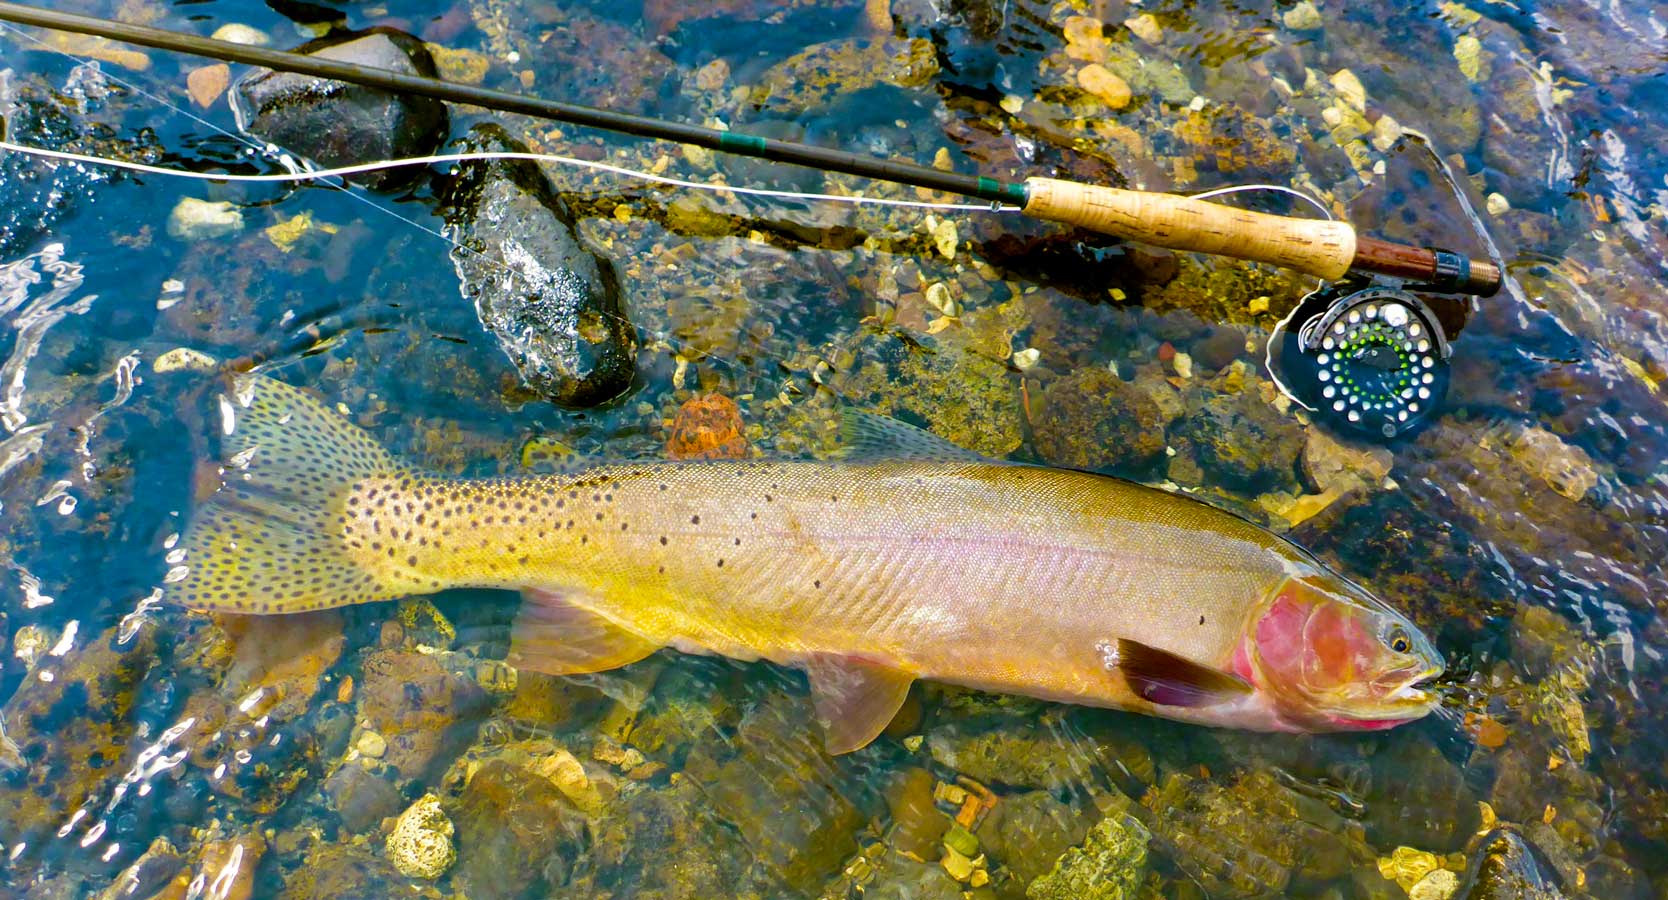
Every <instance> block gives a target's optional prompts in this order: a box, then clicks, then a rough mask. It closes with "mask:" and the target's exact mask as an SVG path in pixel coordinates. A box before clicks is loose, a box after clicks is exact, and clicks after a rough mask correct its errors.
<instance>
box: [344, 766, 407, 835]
mask: <svg viewBox="0 0 1668 900" xmlns="http://www.w3.org/2000/svg"><path fill="white" fill-rule="evenodd" d="M324 793H325V795H326V796H328V797H329V798H330V804H331V805H332V806H334V807H335V808H336V814H337V815H338V816H341V818H342V827H343V828H346V829H347V830H348V831H350V832H352V833H354V834H363V833H365V832H368V831H371V830H372V829H374V828H376V827H377V826H378V825H381V824H382V820H383V819H386V818H390V817H393V816H397V815H399V814H400V810H401V809H403V808H404V807H405V798H404V797H402V796H400V791H399V789H398V788H396V787H395V786H394V783H393V782H392V781H389V780H388V779H387V778H384V777H383V776H381V775H379V774H377V773H375V772H371V771H367V770H366V769H365V768H364V767H363V766H360V765H359V764H357V763H348V764H346V765H344V766H342V767H341V768H339V769H337V770H336V771H335V773H334V774H332V775H331V776H330V778H329V779H327V780H326V781H325V783H324Z"/></svg>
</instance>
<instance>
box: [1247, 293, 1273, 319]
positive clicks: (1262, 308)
mask: <svg viewBox="0 0 1668 900" xmlns="http://www.w3.org/2000/svg"><path fill="white" fill-rule="evenodd" d="M1245 311H1246V312H1248V313H1250V314H1251V315H1253V316H1260V315H1262V314H1263V313H1265V312H1268V298H1267V297H1252V298H1251V302H1250V303H1247V304H1245Z"/></svg>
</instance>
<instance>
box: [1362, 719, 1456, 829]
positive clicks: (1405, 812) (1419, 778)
mask: <svg viewBox="0 0 1668 900" xmlns="http://www.w3.org/2000/svg"><path fill="white" fill-rule="evenodd" d="M1372 770H1373V772H1374V773H1376V775H1375V779H1374V785H1373V792H1372V794H1371V795H1370V796H1369V797H1368V798H1367V814H1366V826H1367V833H1368V834H1369V835H1370V836H1371V838H1372V842H1373V844H1374V845H1375V846H1380V847H1396V846H1404V845H1405V846H1409V847H1418V848H1420V849H1421V850H1429V851H1431V852H1433V853H1446V852H1448V851H1450V850H1457V849H1459V847H1460V844H1461V843H1462V842H1463V841H1464V839H1465V837H1466V836H1467V835H1470V834H1472V833H1474V832H1475V831H1476V830H1477V824H1478V823H1479V822H1480V821H1481V820H1480V818H1479V815H1480V814H1479V813H1478V811H1477V800H1479V799H1481V798H1479V797H1477V796H1475V795H1474V794H1473V793H1472V792H1471V790H1470V789H1469V788H1468V787H1467V786H1466V783H1465V773H1464V772H1463V771H1462V770H1461V769H1460V768H1459V767H1458V766H1456V765H1454V764H1453V763H1452V762H1450V761H1449V760H1448V759H1447V758H1446V757H1444V756H1443V755H1442V752H1441V751H1440V750H1438V749H1437V748H1436V747H1435V746H1434V745H1433V744H1431V743H1430V742H1429V740H1427V739H1425V738H1422V737H1420V736H1418V735H1416V734H1413V733H1412V732H1411V731H1410V732H1409V733H1407V734H1405V735H1404V734H1400V733H1398V734H1396V735H1394V736H1392V737H1391V738H1390V739H1389V740H1388V742H1387V743H1386V745H1385V746H1384V748H1383V749H1382V750H1380V751H1379V752H1378V753H1377V754H1376V755H1375V756H1374V757H1373V759H1372Z"/></svg>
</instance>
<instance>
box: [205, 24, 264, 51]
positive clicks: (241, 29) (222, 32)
mask: <svg viewBox="0 0 1668 900" xmlns="http://www.w3.org/2000/svg"><path fill="white" fill-rule="evenodd" d="M209 37H212V38H214V39H215V40H217V41H225V42H227V43H229V44H243V45H244V46H246V47H265V46H267V45H268V44H271V43H272V38H270V37H268V36H267V33H266V32H264V31H262V30H260V29H259V28H255V27H253V26H249V25H243V24H241V23H238V22H228V23H227V24H225V25H222V26H220V27H219V28H216V29H215V30H214V33H213V34H211V35H209Z"/></svg>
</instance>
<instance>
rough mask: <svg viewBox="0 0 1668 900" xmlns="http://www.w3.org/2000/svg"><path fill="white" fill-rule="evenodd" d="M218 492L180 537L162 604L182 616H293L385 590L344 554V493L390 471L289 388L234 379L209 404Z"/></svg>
mask: <svg viewBox="0 0 1668 900" xmlns="http://www.w3.org/2000/svg"><path fill="white" fill-rule="evenodd" d="M220 410H221V416H222V419H223V422H222V429H221V435H222V439H221V467H222V468H221V479H222V480H221V485H220V489H219V490H218V491H217V492H215V494H214V495H213V496H212V497H210V498H209V499H208V500H207V501H206V502H204V503H203V504H202V505H201V506H199V507H198V509H197V510H196V512H195V513H194V514H193V516H192V518H191V522H190V524H189V526H188V528H187V530H186V536H185V541H184V543H183V545H182V548H181V549H183V551H184V553H183V558H180V556H179V555H177V554H171V555H170V557H169V560H170V562H175V563H176V565H174V567H173V568H172V569H170V570H169V572H168V577H167V579H166V581H167V588H166V596H167V597H168V599H170V600H172V601H173V602H175V603H179V604H181V605H183V606H188V607H191V608H193V609H203V610H217V611H221V612H238V613H293V612H305V611H307V610H312V609H323V608H329V607H336V606H345V605H348V604H351V603H367V602H370V601H372V600H383V599H387V598H388V597H390V596H391V595H392V594H393V593H394V592H393V591H390V590H388V589H387V588H385V587H384V586H383V585H382V584H380V583H379V581H378V579H377V578H376V576H375V575H374V574H373V573H371V572H368V571H366V570H364V569H363V568H361V567H360V566H359V565H358V564H357V563H355V562H354V561H353V559H352V558H350V557H349V556H348V554H347V552H346V544H345V542H344V541H343V538H342V524H341V513H342V508H343V502H344V499H345V497H346V495H347V493H348V491H349V490H350V489H351V488H352V486H353V485H354V484H355V483H356V482H358V481H360V480H361V479H364V478H366V477H370V476H375V475H390V474H395V473H397V472H399V471H400V470H401V466H400V465H399V464H398V463H397V462H395V460H394V458H393V457H392V456H391V455H389V453H388V451H386V450H384V449H382V447H380V446H378V445H377V443H376V441H375V440H373V439H372V438H371V436H370V435H368V434H366V433H365V432H363V431H361V430H359V429H358V428H356V427H354V426H353V425H352V424H351V423H349V422H348V421H346V420H345V419H343V418H342V417H341V416H339V415H337V414H336V413H334V412H331V411H330V410H328V409H326V408H325V407H324V406H323V405H322V404H320V403H319V402H318V401H316V400H314V399H312V398H311V397H308V396H307V395H306V394H303V393H302V392H301V391H299V390H297V389H295V388H293V387H290V386H289V385H287V384H284V383H283V382H280V381H275V380H273V379H271V378H266V377H261V376H254V375H246V376H240V377H238V378H237V380H236V381H235V382H234V383H233V390H232V392H231V393H230V394H228V395H226V396H223V397H222V398H221V401H220Z"/></svg>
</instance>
